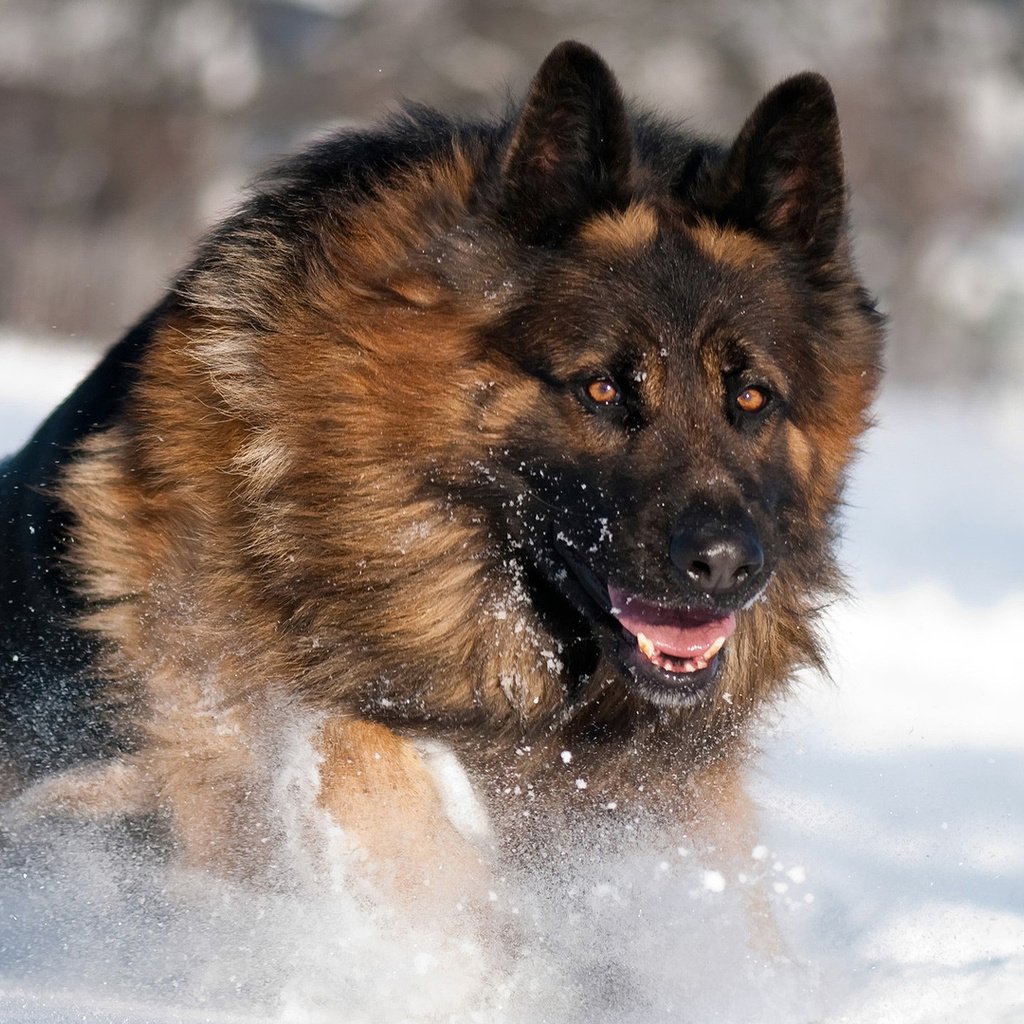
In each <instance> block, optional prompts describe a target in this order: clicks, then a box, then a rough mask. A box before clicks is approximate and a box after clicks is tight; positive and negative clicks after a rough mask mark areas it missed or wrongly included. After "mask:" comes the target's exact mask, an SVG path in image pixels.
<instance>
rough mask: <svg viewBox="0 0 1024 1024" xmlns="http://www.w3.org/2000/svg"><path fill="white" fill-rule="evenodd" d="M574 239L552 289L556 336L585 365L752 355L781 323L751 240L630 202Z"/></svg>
mask: <svg viewBox="0 0 1024 1024" xmlns="http://www.w3.org/2000/svg"><path fill="white" fill-rule="evenodd" d="M579 239H580V245H579V247H578V248H576V249H575V250H573V251H572V252H570V253H569V254H567V255H566V257H565V258H564V260H563V263H562V267H561V270H560V273H559V275H558V277H557V279H556V281H555V284H554V290H555V291H556V292H557V307H559V308H558V315H557V323H558V325H559V330H560V332H561V333H562V334H563V335H568V337H569V338H571V339H573V340H574V341H575V343H576V348H575V352H574V353H572V354H573V355H575V357H578V358H580V359H583V360H584V361H587V360H590V361H593V362H600V361H601V360H602V359H604V360H608V359H609V358H614V357H615V356H626V357H630V359H631V361H637V360H640V359H652V358H657V359H658V360H662V361H664V360H669V361H682V362H687V363H692V362H693V361H694V360H701V361H702V360H705V359H706V358H707V357H708V353H709V350H714V351H715V352H716V353H721V352H722V351H723V350H725V349H730V348H731V349H735V350H740V349H741V348H743V349H745V350H750V349H753V348H755V347H757V342H758V340H759V339H762V338H763V337H764V336H765V334H766V333H771V325H772V324H774V323H778V322H783V321H784V320H786V319H787V318H788V315H789V309H790V306H791V303H790V296H789V295H788V294H787V291H786V289H785V287H784V286H782V285H781V282H780V279H779V275H778V273H777V271H776V270H775V267H774V265H773V261H772V258H771V254H770V252H768V250H767V247H766V246H764V245H763V244H761V243H760V242H759V241H758V240H757V239H755V238H754V237H753V236H750V235H747V234H744V233H741V232H738V231H732V230H728V229H724V228H719V227H716V226H714V225H710V224H704V223H700V222H697V223H687V222H685V221H684V220H683V218H681V217H672V218H665V217H655V216H654V214H653V212H651V211H649V210H648V209H645V208H644V207H639V206H637V205H635V204H634V206H632V207H630V208H629V209H627V210H626V211H625V212H624V213H621V214H614V215H613V214H602V215H600V216H599V217H597V218H594V219H593V220H592V221H591V222H589V223H588V224H587V225H586V226H585V228H584V229H583V231H582V232H581V233H580V236H579ZM548 308H549V309H551V308H554V307H552V306H548ZM741 342H743V345H741ZM565 354H566V356H567V357H568V356H569V355H570V352H568V351H567V352H566V353H565Z"/></svg>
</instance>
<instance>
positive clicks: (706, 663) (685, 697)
mask: <svg viewBox="0 0 1024 1024" xmlns="http://www.w3.org/2000/svg"><path fill="white" fill-rule="evenodd" d="M608 596H609V598H610V600H611V608H610V614H611V615H612V616H613V617H614V618H615V619H616V620H618V622H619V625H621V626H622V630H623V640H624V645H625V651H624V652H623V653H624V654H625V655H626V662H627V665H628V666H629V667H630V668H632V669H633V670H634V672H635V674H636V679H637V682H638V684H640V686H641V689H642V690H643V691H644V693H645V695H646V696H648V697H650V698H651V699H652V700H655V701H657V702H658V703H667V704H678V705H686V704H692V703H695V702H696V701H697V700H699V699H700V698H701V697H702V696H704V694H705V693H706V692H707V691H708V690H709V689H710V687H711V684H712V683H713V682H714V680H715V677H716V676H717V675H718V668H719V660H720V655H721V652H722V649H723V648H724V647H725V644H726V641H727V640H728V639H729V637H730V636H732V634H733V632H734V631H735V629H736V616H735V615H733V614H732V613H727V614H725V615H715V614H712V613H707V612H700V611H695V610H692V609H689V608H672V607H666V606H663V605H659V604H654V603H652V602H649V601H645V600H643V599H642V598H639V597H635V596H632V595H629V594H627V593H625V592H624V591H621V590H619V589H618V588H616V587H614V586H609V587H608Z"/></svg>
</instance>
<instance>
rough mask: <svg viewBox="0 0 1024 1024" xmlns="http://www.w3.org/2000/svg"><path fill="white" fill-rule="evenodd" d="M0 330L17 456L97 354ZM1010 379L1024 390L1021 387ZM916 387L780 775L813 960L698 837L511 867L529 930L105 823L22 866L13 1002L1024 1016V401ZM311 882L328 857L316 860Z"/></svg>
mask: <svg viewBox="0 0 1024 1024" xmlns="http://www.w3.org/2000/svg"><path fill="white" fill-rule="evenodd" d="M89 361H90V360H89V358H88V356H83V355H82V354H81V352H80V351H78V350H75V349H60V348H57V347H54V346H46V347H45V348H42V347H40V346H28V345H25V344H17V343H15V342H14V341H12V340H4V339H2V338H0V450H10V449H13V448H14V447H15V446H16V445H17V444H19V443H20V442H21V441H22V440H23V439H24V438H25V437H26V436H27V434H28V433H29V432H30V430H31V429H32V427H33V426H34V424H35V423H36V422H37V421H38V420H39V419H40V418H41V417H42V415H43V414H44V412H45V411H46V410H47V409H48V408H49V407H50V406H51V405H52V404H54V403H55V402H56V401H57V400H58V399H59V398H60V397H61V396H62V395H63V394H64V393H66V391H67V390H68V389H69V388H70V387H71V386H72V385H73V384H74V382H75V379H76V378H77V376H79V375H80V374H81V373H83V372H85V370H86V369H87V367H88V363H89ZM1008 392H1009V389H1008ZM1017 399H1018V396H1017V395H1015V394H1014V395H1009V394H1008V397H1007V399H1006V401H1005V402H1000V401H995V400H993V399H992V398H991V396H986V397H985V399H984V400H980V399H978V400H968V399H964V398H962V397H958V396H954V395H935V394H921V393H913V392H900V391H892V392H889V393H887V394H886V395H885V396H884V399H883V401H882V404H881V410H880V423H879V427H878V428H877V429H876V430H875V431H874V432H873V433H872V435H871V436H870V438H869V440H868V445H867V453H866V456H865V458H864V459H863V460H862V462H861V464H860V465H859V466H858V469H857V472H856V474H855V477H854V479H853V486H852V488H851V493H850V499H851V501H850V510H849V516H848V518H849V528H848V530H847V542H846V548H845V561H846V563H847V565H848V566H849V567H850V568H851V571H852V577H853V582H854V589H855V592H856V598H855V599H854V600H853V601H851V602H850V603H849V604H846V605H844V606H842V607H838V608H836V609H834V610H833V612H832V613H831V634H832V637H833V645H832V650H833V679H834V682H832V683H830V682H827V681H824V680H822V679H819V678H808V679H805V680H801V682H800V684H799V685H798V687H797V688H796V690H795V692H794V695H793V698H792V699H791V700H790V701H789V703H788V705H787V706H786V708H785V710H784V713H783V714H781V715H780V716H779V717H778V720H777V721H774V722H771V723H766V726H765V729H764V737H763V744H762V746H763V755H762V757H761V758H760V759H759V761H758V762H757V764H756V765H755V766H754V768H753V769H752V777H753V788H754V790H755V792H756V794H757V796H758V799H759V802H760V804H761V806H762V808H763V815H762V820H763V824H762V834H761V845H760V846H759V847H758V848H756V849H755V850H753V851H752V852H751V861H752V866H758V865H759V866H761V867H762V868H764V869H765V870H767V871H768V873H769V876H770V878H771V879H772V882H773V884H772V890H773V898H774V900H775V903H776V912H777V914H778V916H779V918H780V921H781V924H782V927H783V930H784V932H785V934H786V936H787V939H788V942H789V944H790V946H791V948H792V950H793V952H794V954H795V960H796V962H795V963H792V964H788V965H787V964H774V965H772V964H767V963H764V962H763V961H759V960H757V959H756V958H754V957H752V956H750V955H749V954H747V953H745V952H744V948H743V944H742V942H741V941H740V940H739V935H740V932H741V926H740V923H739V909H738V899H737V895H738V893H737V890H738V887H739V886H738V883H737V882H736V880H734V879H731V878H725V877H723V876H722V875H718V874H714V873H711V872H708V871H706V870H704V869H702V868H701V867H700V866H699V865H694V864H691V863H689V861H688V859H687V858H686V857H685V856H683V855H681V854H680V853H678V852H677V851H675V850H670V851H664V850H651V851H645V850H642V851H637V850H632V851H624V852H621V853H619V854H608V855H607V856H602V857H589V858H588V857H586V856H584V855H583V852H582V849H583V848H582V845H581V850H580V851H578V853H579V855H578V856H577V857H576V859H573V858H572V857H571V856H570V857H569V858H568V860H567V862H566V864H565V865H563V866H562V867H561V868H560V869H559V870H558V871H556V872H555V873H554V877H553V878H552V879H550V880H548V881H547V882H542V883H540V884H538V883H537V881H536V879H534V880H532V881H531V883H530V884H529V885H527V884H525V883H524V882H523V881H522V880H517V879H514V878H510V879H507V880H506V885H505V887H504V888H503V889H502V891H501V892H500V893H499V894H498V902H499V903H500V904H502V905H503V906H504V908H505V909H506V910H507V911H508V912H509V914H510V915H511V916H512V917H515V918H517V919H518V921H519V923H520V927H519V929H518V932H517V934H518V936H519V938H518V941H517V942H516V944H515V947H514V948H515V953H514V955H512V956H509V957H505V958H504V959H503V960H500V959H499V957H498V955H497V954H499V953H500V952H501V951H502V944H500V943H497V942H495V943H492V944H491V945H490V946H487V945H486V944H485V945H484V947H483V948H481V947H480V946H478V945H476V944H474V943H473V942H472V941H470V940H469V939H466V940H464V941H459V940H457V939H451V938H450V937H449V938H441V937H438V936H434V935H429V934H418V933H414V932H410V931H409V930H408V929H406V930H404V931H403V932H402V933H401V934H400V935H397V936H396V934H395V932H394V930H392V929H389V928H388V926H387V922H386V921H381V920H379V919H377V918H375V917H373V916H372V915H371V914H370V913H369V912H368V911H367V910H366V908H365V907H363V906H360V905H359V904H358V902H357V901H355V900H354V899H353V897H352V896H351V895H348V896H346V895H345V894H344V892H343V891H333V892H325V891H322V890H321V889H318V888H317V886H316V885H315V884H314V883H313V882H312V881H310V882H309V884H308V885H305V876H304V874H303V871H302V870H298V871H297V872H296V875H297V878H298V882H297V883H296V885H295V886H293V887H292V888H291V889H289V890H288V891H281V892H268V891H253V890H246V889H244V888H242V887H233V886H230V885H227V884H225V883H218V882H215V881H213V880H210V879H207V878H203V877H196V876H185V875H182V874H180V873H177V874H176V873H174V872H172V871H168V869H166V868H164V867H162V866H160V865H158V864H155V863H151V862H150V861H148V860H147V859H146V858H144V857H142V858H140V857H136V856H133V855H132V854H131V853H129V852H126V851H125V849H124V848H123V847H122V846H120V845H119V844H117V843H116V842H115V841H114V838H113V837H112V836H110V835H108V834H105V833H97V832H93V833H88V834H83V833H82V832H81V831H78V832H67V833H63V832H57V831H56V830H50V831H49V832H47V833H46V834H44V835H41V836H37V837H35V841H34V842H32V843H29V847H28V849H27V850H26V851H25V852H24V853H23V854H22V855H21V856H20V858H15V859H14V860H13V861H11V860H10V859H8V860H5V861H3V862H2V869H0V870H2V872H3V873H2V874H0V1021H4V1022H10V1024H21V1022H34V1024H69V1022H72V1021H76V1022H78V1021H81V1022H92V1024H114V1022H126V1024H128V1022H130V1024H149V1022H153V1024H156V1022H178V1021H181V1022H199V1021H211V1022H236V1021H237V1022H246V1024H254V1022H260V1021H275V1022H280V1024H328V1022H331V1024H364V1022H365V1024H399V1022H405V1021H408V1022H413V1021H457V1022H470V1021H480V1022H486V1024H520V1022H526V1021H529V1022H531V1024H542V1022H550V1024H576V1022H579V1024H583V1022H584V1021H586V1022H588V1024H612V1022H615V1024H624V1022H635V1024H653V1022H655V1021H674V1022H683V1024H712V1022H729V1024H741V1022H750V1024H774V1022H778V1024H782V1022H786V1024H796V1022H800V1021H808V1022H809V1021H817V1022H821V1024H940V1022H942V1024H1010V1022H1024V667H1022V658H1021V655H1020V645H1021V637H1022V634H1024V516H1022V513H1021V510H1022V509H1024V416H1022V413H1021V409H1020V406H1019V405H1016V404H1015V403H1016V402H1017ZM309 877H310V879H311V878H312V874H310V876H309Z"/></svg>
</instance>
